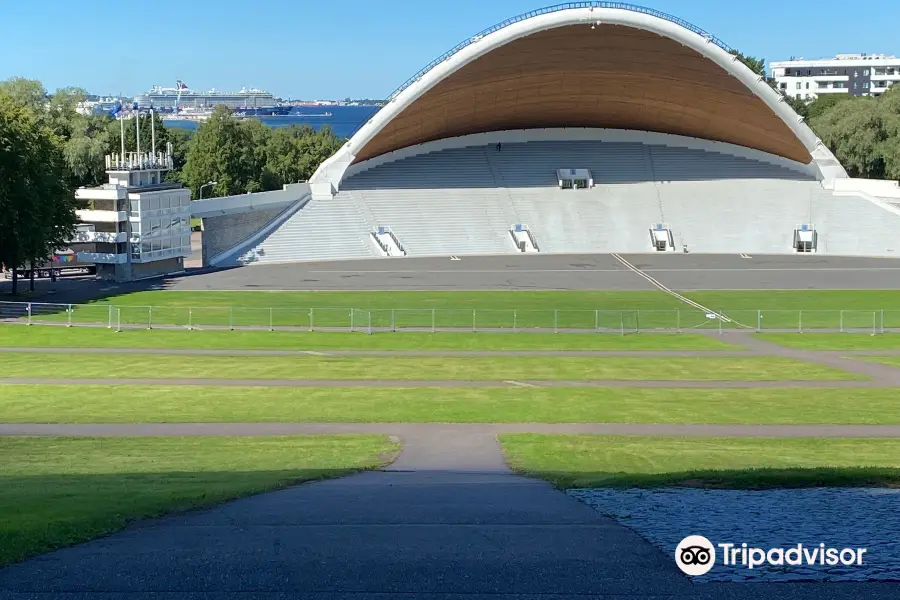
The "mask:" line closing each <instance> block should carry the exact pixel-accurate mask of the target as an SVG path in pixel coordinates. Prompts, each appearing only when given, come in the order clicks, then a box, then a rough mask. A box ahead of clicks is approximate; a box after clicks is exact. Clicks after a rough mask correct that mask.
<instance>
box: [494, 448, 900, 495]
mask: <svg viewBox="0 0 900 600" xmlns="http://www.w3.org/2000/svg"><path fill="white" fill-rule="evenodd" d="M500 442H501V444H502V446H503V450H504V452H505V454H506V458H507V461H508V462H509V465H510V466H511V467H512V468H513V469H515V470H516V471H519V472H521V473H524V474H527V475H531V476H534V477H539V478H541V479H546V480H548V481H550V482H552V483H553V484H554V485H556V486H558V487H561V488H586V487H663V486H684V485H688V486H699V487H717V488H738V489H754V488H771V487H812V486H826V485H827V486H859V485H888V484H897V483H900V439H893V438H880V439H861V438H837V439H834V438H831V439H825V438H798V439H776V438H765V439H764V438H671V437H631V436H592V435H534V434H524V435H503V436H500Z"/></svg>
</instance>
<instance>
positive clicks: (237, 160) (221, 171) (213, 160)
mask: <svg viewBox="0 0 900 600" xmlns="http://www.w3.org/2000/svg"><path fill="white" fill-rule="evenodd" d="M250 144H251V132H250V131H249V130H248V128H246V127H242V126H241V123H240V122H239V121H238V120H237V119H235V118H234V116H233V115H232V114H231V111H229V110H228V108H226V107H225V106H219V107H217V108H216V110H215V112H213V114H212V116H211V117H210V118H209V119H208V120H207V121H206V122H204V123H203V124H202V125H200V127H199V128H198V129H197V133H195V134H194V139H193V141H192V142H191V145H190V150H189V151H188V157H187V163H186V164H185V165H184V172H183V181H184V183H185V184H186V185H187V186H188V187H190V188H191V191H192V193H193V195H194V196H195V197H197V196H199V194H200V186H202V185H204V184H206V183H207V182H209V181H216V182H218V183H217V184H216V185H215V186H214V187H213V189H212V190H210V193H209V196H229V195H234V194H243V193H245V192H247V191H248V189H253V188H254V187H255V184H254V175H255V174H254V173H253V164H252V161H249V160H248V155H249V154H250V153H248V150H247V147H248V146H249V145H250Z"/></svg>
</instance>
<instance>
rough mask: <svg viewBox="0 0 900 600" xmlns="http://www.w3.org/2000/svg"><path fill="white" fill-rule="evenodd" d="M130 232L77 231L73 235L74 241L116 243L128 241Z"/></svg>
mask: <svg viewBox="0 0 900 600" xmlns="http://www.w3.org/2000/svg"><path fill="white" fill-rule="evenodd" d="M127 239H128V234H127V233H125V232H124V231H120V232H118V233H116V232H108V231H77V232H75V235H74V236H73V237H72V241H73V242H82V243H85V242H99V243H104V244H116V243H123V242H125V241H127Z"/></svg>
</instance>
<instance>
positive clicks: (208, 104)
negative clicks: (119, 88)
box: [134, 80, 291, 116]
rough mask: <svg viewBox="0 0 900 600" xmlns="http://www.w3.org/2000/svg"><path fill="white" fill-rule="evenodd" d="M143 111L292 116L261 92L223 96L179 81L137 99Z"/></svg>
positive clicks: (248, 91)
mask: <svg viewBox="0 0 900 600" xmlns="http://www.w3.org/2000/svg"><path fill="white" fill-rule="evenodd" d="M134 101H135V102H136V103H137V105H138V107H139V108H140V109H141V110H146V109H149V108H153V109H155V110H157V111H159V112H163V113H166V112H177V111H178V110H181V109H184V108H191V109H213V108H215V107H216V106H219V105H225V106H227V107H228V108H232V109H234V110H236V111H241V112H243V113H245V114H246V115H247V116H251V115H254V116H255V115H260V116H262V115H278V114H288V113H289V112H290V110H291V107H290V106H279V105H278V103H277V102H276V101H275V97H274V96H272V94H270V93H269V92H267V91H265V90H259V89H254V88H251V89H247V88H244V89H242V90H241V91H239V92H220V91H219V90H216V89H212V90H209V91H206V92H199V91H196V90H192V89H190V88H189V87H188V86H187V85H186V84H185V83H184V82H183V81H181V80H178V82H177V84H176V86H175V87H174V88H166V87H161V86H154V87H153V89H151V90H150V91H149V92H146V93H144V94H140V95H138V96H135V98H134Z"/></svg>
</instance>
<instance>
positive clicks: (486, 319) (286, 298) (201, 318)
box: [33, 290, 900, 331]
mask: <svg viewBox="0 0 900 600" xmlns="http://www.w3.org/2000/svg"><path fill="white" fill-rule="evenodd" d="M686 295H687V296H689V297H691V298H693V299H694V300H696V301H698V302H700V303H701V304H703V305H705V306H707V307H708V308H710V309H711V310H714V311H721V312H723V313H725V314H726V315H728V317H729V318H731V319H732V322H726V323H724V327H731V328H741V329H747V328H749V329H750V330H755V329H756V328H760V329H763V330H765V329H769V330H774V329H787V330H791V329H800V328H801V327H803V328H805V329H816V328H818V329H825V328H828V329H837V328H840V327H841V326H843V327H845V328H852V329H865V328H870V329H871V328H872V325H873V312H875V311H877V315H876V316H875V321H876V322H877V325H878V326H879V327H880V326H881V325H882V319H883V321H884V323H883V324H884V326H885V327H900V310H892V307H897V306H900V290H851V291H846V290H824V291H815V292H812V293H811V292H808V291H805V290H803V291H778V290H775V291H769V290H765V291H713V292H688V293H686ZM110 304H112V305H114V306H115V307H117V309H118V311H119V312H117V313H115V315H114V321H116V320H118V321H120V322H121V323H122V324H126V325H128V324H130V325H144V324H147V323H156V324H157V325H163V324H165V325H176V326H185V327H186V326H189V325H190V326H194V327H201V328H202V327H229V326H236V327H248V326H255V327H267V326H269V325H272V326H274V327H288V326H290V327H301V328H314V327H319V328H327V327H331V328H335V327H338V328H344V327H347V328H349V327H350V325H351V322H352V324H353V325H354V326H356V327H360V326H368V324H369V323H370V322H371V325H372V326H373V327H381V328H390V327H392V326H393V327H396V328H425V329H429V328H431V327H432V326H434V327H438V328H440V327H452V328H459V329H472V328H473V326H474V327H480V328H506V329H536V328H541V329H554V328H560V329H594V328H600V329H606V330H610V329H611V330H622V329H624V330H625V331H635V330H641V329H642V330H651V329H673V330H674V329H684V330H691V329H700V328H718V327H719V325H720V324H719V322H718V321H717V320H710V319H707V318H706V315H705V312H704V311H700V310H697V309H695V308H692V307H690V306H687V305H685V304H684V303H681V302H679V301H678V300H676V299H675V298H674V297H672V296H670V295H668V294H665V293H663V292H658V291H624V292H623V291H577V292H575V291H533V292H532V291H483V292H468V291H439V292H418V291H395V292H377V293H372V292H368V291H363V292H299V291H298V292H294V291H285V292H275V291H230V292H202V291H201V292H188V291H147V292H135V293H131V294H123V295H120V296H114V297H111V298H106V299H104V300H102V301H98V302H95V303H92V304H87V305H80V306H75V307H74V308H73V311H72V313H71V315H70V314H68V313H67V312H66V305H57V307H56V308H53V307H52V306H41V307H38V306H36V307H35V308H34V309H33V310H34V314H33V319H34V320H36V321H47V322H65V321H68V320H69V319H70V318H71V319H72V322H73V323H76V324H77V323H85V324H86V323H103V324H105V323H108V322H109V319H110V311H109V305H110ZM150 306H152V307H153V308H152V310H151V309H150V308H149V307H150ZM351 309H359V310H360V311H362V312H358V311H352V310H351ZM882 310H884V315H883V317H882V314H881V311H882ZM758 311H759V312H758ZM801 311H802V315H801ZM760 312H761V314H760ZM351 315H352V316H351Z"/></svg>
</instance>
